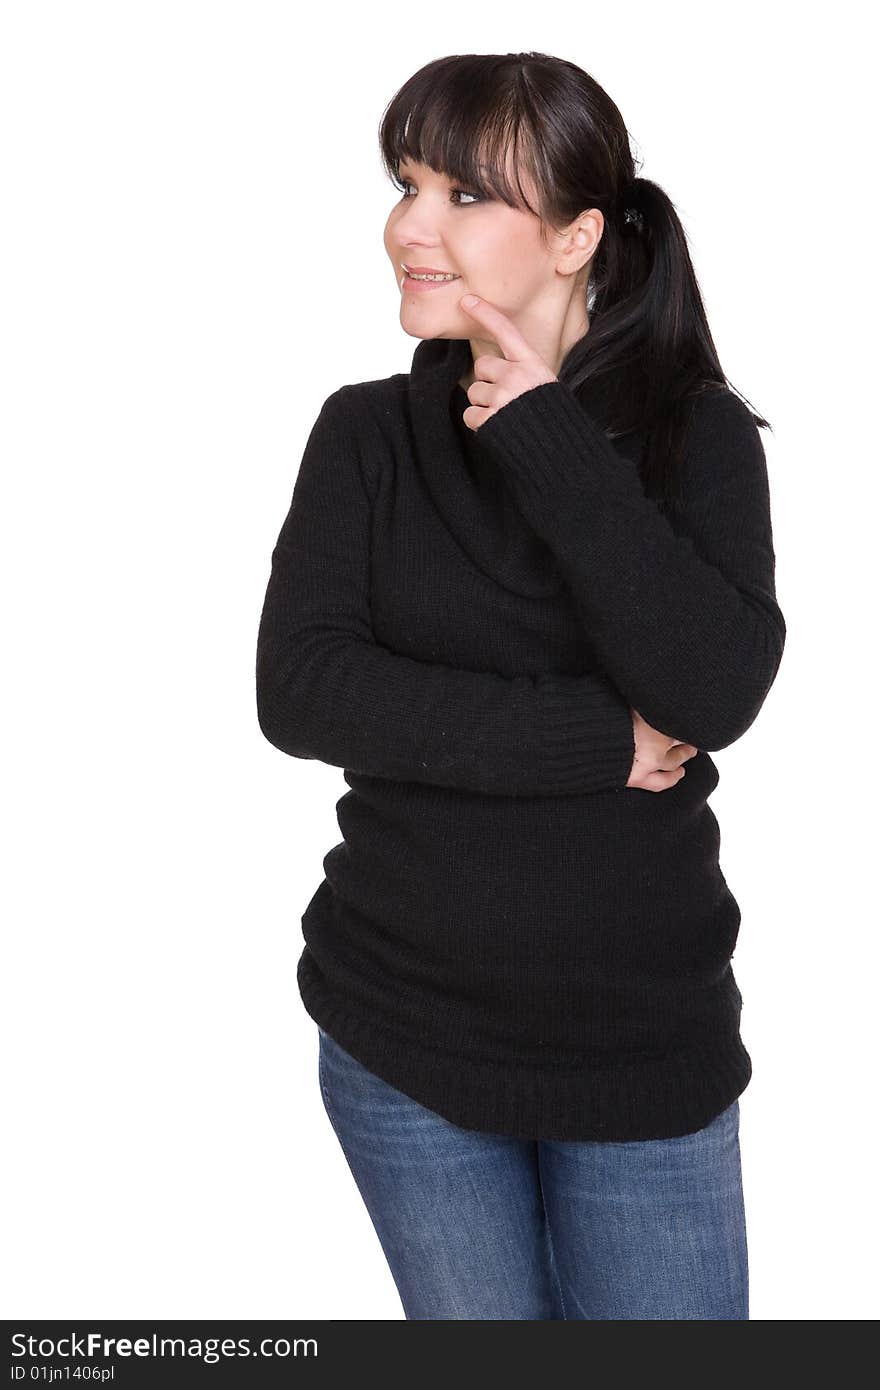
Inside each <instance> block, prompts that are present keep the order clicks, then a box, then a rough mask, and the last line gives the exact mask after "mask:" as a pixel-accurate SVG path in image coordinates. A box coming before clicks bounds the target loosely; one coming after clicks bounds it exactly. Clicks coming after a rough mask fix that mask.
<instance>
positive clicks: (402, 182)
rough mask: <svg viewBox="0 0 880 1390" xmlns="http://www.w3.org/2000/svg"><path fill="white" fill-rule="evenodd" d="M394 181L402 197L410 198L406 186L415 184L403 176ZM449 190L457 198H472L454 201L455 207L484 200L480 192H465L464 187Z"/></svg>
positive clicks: (410, 186) (468, 205)
mask: <svg viewBox="0 0 880 1390" xmlns="http://www.w3.org/2000/svg"><path fill="white" fill-rule="evenodd" d="M395 182H396V184H397V187H398V188H401V189H402V190H403V197H404V198H410V197H412V194H410V193H407V191H406V190H407V189H408V188H415V184H414V183H411V182H410V180H409V179H403V178H397V179H396V180H395ZM449 191H450V196H452V197H455V196H457V197H459V198H473V200H474V201H473V203H461V202H459V203H456V204H455V206H456V207H460V208H467V207H473V206H474V205H475V204H476V203H482V202H485V199H484V198H483V196H482V194H480V193H468V192H467V191H466V190H465V189H463V188H451V189H450V190H449Z"/></svg>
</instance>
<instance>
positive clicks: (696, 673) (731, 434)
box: [479, 381, 786, 751]
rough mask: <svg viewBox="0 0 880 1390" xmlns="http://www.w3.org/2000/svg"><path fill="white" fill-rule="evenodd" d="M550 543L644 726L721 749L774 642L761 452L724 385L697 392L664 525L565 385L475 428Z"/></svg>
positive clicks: (738, 726) (765, 676)
mask: <svg viewBox="0 0 880 1390" xmlns="http://www.w3.org/2000/svg"><path fill="white" fill-rule="evenodd" d="M479 438H480V440H481V441H482V442H484V443H485V444H486V445H487V446H488V447H489V448H490V449H491V450H492V451H493V452H494V453H495V455H496V457H497V458H498V460H499V462H500V464H501V466H502V468H503V470H504V473H505V477H506V479H507V480H508V482H509V483H510V486H511V488H512V491H513V493H514V495H515V497H516V499H517V502H518V505H519V506H520V508H521V510H522V512H523V514H524V515H525V516H526V518H527V519H528V520H529V521H530V523H531V524H532V526H533V527H534V529H535V530H536V531H537V532H538V534H539V535H541V536H542V537H543V539H544V540H545V541H546V543H547V544H548V545H549V546H550V547H551V549H552V550H553V551H554V553H555V555H556V557H557V558H558V560H559V562H560V566H561V568H562V569H563V571H564V573H565V576H566V579H567V581H568V584H569V587H570V590H571V593H572V596H573V598H574V601H575V602H576V604H577V605H578V609H579V612H580V614H581V616H582V619H583V623H584V627H585V630H586V631H587V632H588V634H589V637H590V640H591V643H592V645H593V646H594V648H595V650H596V652H597V653H598V655H599V658H600V661H601V662H602V666H603V669H604V670H605V671H606V672H607V673H608V675H609V676H610V677H611V679H612V680H613V682H614V684H615V686H616V687H617V688H618V689H619V690H620V692H621V693H622V694H623V695H624V696H625V698H626V699H627V701H628V702H629V704H630V705H631V706H632V707H633V708H634V709H637V710H638V712H639V713H640V714H641V715H642V717H643V718H644V719H646V720H647V722H648V723H649V724H651V725H652V726H653V727H654V728H656V729H660V730H662V731H663V732H664V733H668V734H669V735H670V736H671V737H673V738H676V739H678V740H680V741H682V742H686V743H693V744H695V745H696V746H697V747H698V748H703V749H706V750H710V751H711V750H716V749H720V748H725V747H727V746H728V744H731V743H733V742H734V741H735V740H736V739H738V738H740V737H741V735H742V734H743V733H745V731H746V729H748V728H749V726H750V725H751V723H752V722H753V720H754V719H755V717H756V715H757V714H758V711H759V710H760V708H761V705H762V704H763V702H764V700H765V698H766V696H767V693H768V691H769V689H770V687H771V685H772V684H773V681H774V679H775V676H776V672H777V670H778V667H779V663H780V661H781V658H782V651H783V647H784V644H785V635H786V628H785V621H784V618H783V615H782V612H781V610H780V608H779V606H778V604H777V602H776V591H775V578H774V568H775V556H774V551H773V537H772V528H771V520H770V499H769V486H768V477H767V466H766V459H765V455H764V448H763V444H762V441H761V437H760V434H759V432H758V427H757V425H756V423H755V421H754V418H753V416H752V414H751V412H750V411H749V410H748V407H746V406H745V405H744V404H743V403H742V402H741V401H740V400H739V398H738V397H736V396H735V395H734V394H733V392H732V391H728V390H721V391H713V392H711V393H707V394H706V395H705V396H703V397H700V398H698V399H697V402H696V403H695V406H694V413H693V417H692V419H691V428H690V431H689V436H688V445H687V449H686V456H685V471H684V478H683V482H684V500H683V504H682V508H681V511H680V516H677V518H676V525H675V528H674V527H673V525H672V524H671V522H670V520H668V519H667V518H666V517H665V516H663V514H662V513H661V512H660V511H659V509H658V507H657V505H656V503H655V502H653V501H652V500H651V499H649V498H648V497H646V496H645V493H644V490H643V488H642V485H641V481H640V479H639V477H638V472H637V469H636V468H635V465H633V464H631V463H629V462H628V461H627V460H625V459H623V458H622V457H621V456H620V455H619V454H618V453H617V451H616V450H615V449H614V448H613V447H612V445H611V443H610V442H609V440H608V438H607V437H606V435H605V434H604V432H603V431H602V430H601V429H600V428H599V426H598V425H597V424H596V423H595V422H594V421H593V420H592V419H591V417H590V416H589V415H588V414H587V412H586V411H585V410H584V408H583V406H582V405H581V403H580V402H579V401H578V399H577V397H576V396H575V394H574V392H573V391H572V390H571V389H570V388H569V387H568V386H567V385H565V384H564V383H562V382H560V381H552V382H544V383H542V384H541V385H539V386H536V387H533V388H532V389H530V390H529V391H526V392H524V393H523V394H522V395H520V396H517V397H515V398H514V399H513V400H512V401H509V402H508V403H507V404H506V405H504V406H503V407H502V408H501V409H500V410H497V411H496V412H495V414H494V415H491V416H490V417H489V418H488V419H487V420H486V422H485V423H484V424H483V425H482V426H481V427H480V429H479Z"/></svg>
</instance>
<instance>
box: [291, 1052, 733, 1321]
mask: <svg viewBox="0 0 880 1390" xmlns="http://www.w3.org/2000/svg"><path fill="white" fill-rule="evenodd" d="M318 1035H319V1042H318V1076H319V1084H320V1088H321V1096H322V1099H323V1103H324V1108H325V1109H326V1111H327V1115H328V1118H329V1120H330V1123H331V1125H332V1126H333V1130H334V1132H335V1134H336V1138H337V1139H338V1141H339V1144H340V1146H341V1148H342V1152H343V1154H344V1156H345V1159H346V1161H347V1163H348V1166H349V1168H350V1169H351V1172H352V1176H353V1177H354V1180H355V1183H356V1184H357V1187H358V1190H359V1192H360V1195H361V1197H362V1199H363V1201H364V1204H365V1205H366V1208H367V1210H368V1212H369V1215H370V1219H371V1220H372V1222H373V1225H374V1227H375V1229H376V1234H377V1235H378V1237H379V1241H380V1244H381V1246H382V1249H383V1251H384V1254H385V1258H386V1260H387V1262H388V1265H389V1267H390V1269H391V1273H392V1276H393V1278H394V1282H395V1284H396V1286H397V1290H398V1293H399V1294H400V1298H401V1302H402V1304H403V1310H404V1315H405V1317H406V1318H407V1319H441V1318H452V1319H462V1318H499V1319H514V1318H517V1319H518V1318H524V1319H529V1320H538V1319H545V1318H546V1319H579V1318H609V1319H624V1318H637V1319H673V1318H687V1319H701V1318H711V1319H725V1320H726V1319H747V1318H748V1316H749V1312H748V1256H747V1247H746V1225H745V1210H744V1205H743V1190H742V1174H741V1168H740V1149H739V1101H738V1100H736V1101H734V1102H733V1104H732V1105H731V1106H729V1107H728V1109H726V1110H725V1111H724V1112H723V1113H722V1114H721V1115H719V1116H718V1117H717V1118H716V1119H714V1120H713V1121H712V1122H711V1123H710V1124H708V1125H706V1127H705V1128H703V1129H701V1130H698V1131H697V1132H696V1133H693V1134H685V1135H683V1136H681V1137H680V1138H675V1139H648V1140H643V1141H638V1142H628V1143H622V1142H621V1143H614V1142H609V1141H602V1142H592V1141H588V1142H572V1141H565V1142H563V1141H559V1142H557V1141H552V1140H543V1139H542V1140H526V1139H515V1138H510V1137H507V1136H505V1135H499V1134H491V1133H483V1132H482V1131H477V1130H468V1129H460V1128H459V1127H458V1126H456V1125H454V1124H451V1123H450V1122H449V1121H448V1120H445V1119H444V1118H443V1117H442V1116H440V1115H438V1114H436V1113H435V1112H434V1111H433V1110H428V1109H426V1108H425V1106H423V1105H420V1104H419V1103H418V1102H417V1101H415V1100H411V1099H410V1097H409V1096H406V1095H404V1094H403V1093H402V1092H401V1091H398V1090H396V1089H395V1088H394V1087H393V1086H390V1085H388V1084H387V1082H385V1081H383V1080H381V1079H380V1078H379V1077H377V1076H375V1075H374V1074H373V1073H372V1072H370V1071H368V1070H367V1068H366V1067H364V1066H362V1065H361V1063H360V1062H358V1061H356V1060H355V1058H354V1057H352V1056H351V1055H350V1054H349V1053H348V1052H346V1051H344V1049H343V1048H342V1047H340V1046H339V1044H338V1043H336V1042H335V1041H334V1040H333V1039H332V1038H331V1037H330V1036H329V1035H328V1034H327V1033H326V1032H325V1031H324V1030H323V1029H322V1028H320V1027H319V1029H318Z"/></svg>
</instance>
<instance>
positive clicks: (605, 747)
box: [537, 676, 635, 794]
mask: <svg viewBox="0 0 880 1390" xmlns="http://www.w3.org/2000/svg"><path fill="white" fill-rule="evenodd" d="M537 684H538V689H539V692H540V695H541V699H540V701H539V708H540V714H539V717H540V718H541V721H542V724H541V729H540V730H539V737H540V738H541V739H542V741H543V750H544V751H543V765H544V767H545V769H546V772H547V780H548V783H549V784H550V785H551V786H552V787H553V788H554V790H556V791H557V792H559V793H569V794H571V793H575V792H595V791H609V790H619V789H621V788H623V787H625V786H626V784H627V782H628V781H629V777H630V773H631V772H632V766H633V759H634V758H635V732H634V729H633V720H632V712H631V710H630V708H629V706H628V705H627V703H626V701H625V700H624V698H623V696H622V695H621V694H620V693H619V691H618V690H617V689H616V688H615V687H614V686H613V685H612V684H611V682H610V681H608V680H606V679H604V678H602V677H600V676H584V677H578V676H545V677H541V678H539V680H538V683H537Z"/></svg>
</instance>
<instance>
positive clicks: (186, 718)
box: [0, 0, 878, 1320]
mask: <svg viewBox="0 0 880 1390" xmlns="http://www.w3.org/2000/svg"><path fill="white" fill-rule="evenodd" d="M555 8H556V12H557V13H556V17H554V18H551V17H549V15H548V17H546V18H544V17H542V16H541V14H540V8H539V9H538V10H536V7H535V6H534V5H532V4H528V5H523V4H512V3H505V4H496V3H483V4H481V5H480V6H479V7H468V9H467V12H466V25H464V24H463V17H462V15H461V13H460V12H459V11H450V10H449V9H448V7H447V8H445V9H439V10H438V9H436V8H435V9H434V10H433V11H432V10H424V9H423V10H422V11H421V12H419V13H415V12H406V11H404V10H401V9H400V7H399V6H391V5H383V4H374V5H373V6H371V7H369V8H365V9H364V10H362V11H360V12H357V13H352V14H343V12H341V11H340V10H339V9H338V7H335V6H333V7H331V6H326V7H319V9H318V12H317V14H316V16H315V17H314V19H313V20H312V21H310V27H309V29H308V31H307V30H306V29H305V28H304V27H303V17H304V12H303V11H302V10H301V9H299V10H298V9H297V7H295V6H294V4H292V3H274V4H272V3H257V2H256V0H248V3H246V4H245V3H216V0H215V3H211V4H197V3H186V2H185V0H174V3H160V2H158V0H151V3H149V4H147V3H142V4H141V3H138V4H135V3H113V4H110V3H107V4H96V3H78V4H76V5H69V4H47V3H45V4H41V3H29V4H6V5H5V6H4V7H3V10H2V20H0V24H2V32H0V129H2V168H0V174H2V194H3V200H4V213H3V216H2V219H0V237H2V257H0V274H2V314H0V333H2V364H0V366H2V382H3V409H2V432H3V449H2V452H3V462H4V485H3V486H4V506H3V509H2V528H3V543H2V547H0V551H2V564H3V594H4V600H5V602H4V627H5V641H4V649H5V651H6V656H7V663H8V664H7V668H6V677H5V679H4V682H3V693H4V697H5V701H6V717H5V720H4V725H5V731H6V734H7V738H6V750H5V756H4V776H3V784H4V793H5V796H4V802H5V805H4V821H5V825H4V833H3V846H4V850H5V869H4V872H3V887H4V899H5V903H4V912H3V916H4V920H5V928H4V947H5V967H4V972H3V976H4V998H3V1019H4V1031H5V1038H4V1061H5V1063H6V1068H5V1071H6V1080H5V1096H4V1100H5V1104H4V1111H5V1113H6V1115H7V1119H8V1129H7V1139H6V1142H5V1144H4V1147H3V1163H4V1167H5V1177H4V1182H3V1186H4V1196H5V1199H6V1211H5V1213H4V1216H3V1225H4V1233H5V1234H4V1244H5V1253H6V1259H5V1261H4V1272H3V1279H4V1287H3V1309H2V1313H3V1316H5V1317H8V1318H11V1317H24V1316H27V1317H31V1318H36V1317H40V1318H73V1317H84V1316H86V1315H88V1316H90V1317H95V1316H100V1317H102V1318H157V1319H159V1318H187V1317H192V1318H217V1319H222V1318H247V1319H250V1318H300V1317H302V1318H307V1317H316V1318H338V1319H346V1318H356V1319H399V1318H402V1316H403V1314H402V1309H401V1305H400V1301H399V1298H398V1295H397V1292H396V1289H395V1287H394V1284H393V1280H392V1277H391V1274H390V1271H389V1270H388V1267H387V1265H386V1263H385V1261H384V1257H383V1255H382V1252H381V1248H380V1246H379V1244H378V1240H377V1238H376V1236H375V1234H374V1232H373V1228H372V1225H371V1224H370V1221H369V1217H368V1215H367V1213H366V1210H365V1208H364V1207H363V1205H362V1202H361V1199H360V1197H359V1194H358V1193H357V1190H356V1188H355V1186H354V1183H353V1181H352V1179H351V1177H350V1174H349V1171H348V1168H347V1165H346V1162H345V1159H344V1157H343V1155H342V1153H341V1151H340V1149H339V1147H338V1144H337V1141H336V1139H335V1136H334V1134H333V1131H332V1129H331V1127H330V1124H329V1122H328V1120H327V1117H326V1114H325V1111H324V1109H323V1106H322V1103H321V1100H320V1096H319V1091H318V1083H317V1031H316V1029H315V1026H314V1024H313V1022H312V1021H311V1019H310V1018H309V1017H308V1015H307V1014H306V1012H305V1010H304V1008H303V1007H302V1004H301V1002H300V999H299V995H298V992H297V988H296V980H295V972H296V963H297V960H298V957H299V954H300V951H301V949H302V938H301V933H300V916H301V913H302V911H303V910H304V908H305V905H306V903H307V902H308V901H309V899H310V897H311V895H312V893H313V892H314V890H315V888H316V887H317V885H318V883H319V882H320V880H321V878H322V877H323V870H322V867H321V861H322V857H323V855H324V854H325V853H326V851H327V850H328V849H329V848H330V847H331V846H332V845H333V844H335V843H336V842H337V841H338V840H339V838H340V835H339V831H338V826H337V823H336V813H335V803H336V801H337V799H338V798H339V797H340V796H342V795H343V794H344V792H345V791H346V790H347V788H346V787H345V784H344V782H343V779H342V773H341V771H340V770H339V769H335V768H330V767H327V766H324V765H323V764H318V763H314V762H312V763H309V762H303V761H297V760H293V759H290V758H288V757H286V756H285V755H283V754H281V753H280V752H279V751H278V750H276V749H275V748H273V747H272V746H271V745H270V744H269V743H268V742H267V741H266V740H265V739H264V738H263V736H262V734H261V733H260V730H259V728H258V724H257V718H256V707H255V695H254V659H255V650H256V635H257V624H258V620H259V614H260V609H261V604H262V600H263V594H264V591H265V586H266V582H267V579H268V573H269V559H270V554H271V550H272V546H273V544H274V541H275V538H276V535H277V532H278V530H279V528H280V525H281V522H282V520H283V518H284V515H285V513H286V510H287V506H288V503H289V499H290V493H291V490H292V487H293V482H294V479H295V476H296V472H297V469H298V466H299V461H300V458H301V452H302V448H303V446H304V444H305V440H306V437H307V435H308V431H309V429H310V427H311V425H312V423H313V421H314V419H315V417H316V415H317V413H318V410H319V409H320V406H321V404H322V402H323V401H324V399H325V398H326V396H327V395H329V394H330V392H331V391H333V390H335V389H336V388H337V387H338V386H340V385H342V384H344V383H346V382H353V381H362V380H367V379H372V378H376V377H379V376H385V375H389V374H390V373H392V372H395V371H408V370H409V365H410V361H411V357H412V351H413V349H414V347H415V341H414V340H413V339H411V338H409V337H407V336H406V335H405V334H404V333H403V330H402V329H401V327H400V324H399V321H398V309H399V305H398V290H397V286H396V282H395V278H394V272H393V270H392V267H391V265H390V263H389V261H388V259H387V257H386V255H385V251H384V248H383V245H382V230H383V225H384V222H385V218H386V217H387V215H388V212H389V210H390V208H391V206H392V203H393V201H394V200H395V199H396V197H397V196H398V195H397V194H396V192H395V190H394V189H393V188H392V186H391V185H390V184H389V183H388V182H387V181H386V180H385V178H384V176H383V174H382V171H381V168H380V163H379V154H378V140H377V133H376V132H377V129H378V125H379V121H380V118H381V114H382V111H383V109H384V107H385V105H386V103H387V102H388V101H389V100H390V98H391V96H392V95H393V93H394V92H395V91H396V90H397V88H398V87H399V86H400V85H401V84H402V83H403V82H404V81H405V80H406V79H407V78H408V77H409V76H410V75H411V74H412V73H413V72H415V71H416V70H417V69H418V68H419V67H421V66H422V65H423V64H424V63H426V62H428V61H430V60H431V59H433V58H436V57H440V56H441V55H443V54H445V53H453V52H466V51H471V52H499V51H500V52H508V51H518V50H528V49H536V50H541V51H544V52H549V53H555V54H557V55H558V56H561V57H566V58H569V59H571V60H572V61H574V62H577V63H578V64H580V65H581V66H582V67H584V68H586V69H587V70H588V71H589V72H590V73H591V74H592V75H593V76H594V77H596V79H597V80H598V81H599V82H600V83H601V84H602V85H603V86H604V87H605V88H606V90H607V91H608V92H609V93H610V94H611V95H612V97H613V98H614V100H615V101H616V102H617V104H618V106H619V107H620V109H621V111H622V112H623V115H624V120H625V121H626V124H627V127H628V129H629V131H630V133H631V137H632V142H633V149H634V153H635V154H636V156H637V159H638V160H639V161H640V162H641V170H640V172H641V173H642V174H643V175H644V176H645V177H647V178H652V179H654V180H656V181H658V182H659V183H661V184H662V185H663V186H664V187H665V188H666V190H667V191H668V193H669V194H670V196H671V197H672V199H673V201H674V202H675V203H676V206H677V207H678V209H679V212H680V215H681V217H682V220H683V222H684V225H685V229H686V231H687V234H688V238H689V242H690V246H691V252H692V256H693V260H694V263H695V266H696V270H697V274H698V277H699V279H700V283H701V287H702V290H703V293H704V298H705V302H706V307H707V311H708V315H709V320H710V323H711V326H712V331H713V334H714V337H715V341H716V344H717V346H718V351H719V354H720V357H721V360H722V364H723V366H724V369H725V371H726V373H727V376H728V378H729V380H730V381H731V382H732V383H733V384H734V385H735V386H736V387H737V388H738V389H739V390H740V391H741V392H742V393H743V394H744V395H746V396H747V397H748V398H749V400H750V401H751V402H752V403H753V405H754V406H755V407H756V408H757V409H758V410H759V411H761V412H763V413H764V414H765V415H766V416H767V417H768V418H769V420H770V422H771V424H772V425H773V426H774V427H775V429H774V433H773V434H771V433H769V432H768V431H762V439H763V441H764V445H765V449H766V452H767V457H768V464H769V468H770V477H771V489H772V505H773V521H774V537H775V544H776V550H777V586H778V596H779V600H780V604H781V606H782V609H783V612H784V614H785V617H786V620H787V624H788V641H787V647H786V652H785V657H784V660H783V664H782V668H781V671H780V674H779V676H778V679H777V682H776V685H775V686H774V688H773V690H772V691H771V693H770V695H769V697H768V700H767V702H766V705H765V707H764V709H763V710H762V712H761V715H760V717H759V719H758V721H757V722H756V724H755V725H754V726H753V728H752V729H751V730H750V731H749V732H748V735H747V736H746V737H745V738H743V740H742V741H741V742H739V743H737V744H736V745H734V746H733V747H732V748H730V749H728V750H726V751H725V752H723V753H720V754H717V755H716V758H717V762H718V766H719V769H720V772H721V783H720V786H719V788H718V790H717V792H716V793H715V794H714V795H713V798H712V806H713V809H714V811H715V813H716V815H717V816H718V818H719V821H720V824H721V831H722V851H721V853H722V864H723V867H724V871H725V874H726V877H727V878H728V881H729V883H730V885H731V887H732V889H733V891H734V894H735V896H736V898H737V900H738V902H739V903H740V906H741V909H742V914H743V915H742V925H741V929H740V937H739V942H738V944H737V950H736V961H735V966H736V973H737V978H738V981H739V984H740V987H741V989H742V993H743V996H744V1000H745V1006H744V1010H743V1016H742V1031H743V1038H744V1041H745V1042H746V1045H747V1047H748V1049H749V1051H750V1053H751V1055H752V1058H753V1064H754V1075H753V1079H752V1081H751V1083H750V1084H749V1086H748V1088H747V1090H746V1092H745V1093H744V1095H743V1097H742V1101H741V1144H742V1153H743V1169H744V1182H745V1189H746V1203H747V1214H748V1235H749V1252H750V1262H751V1298H752V1310H751V1312H752V1318H753V1319H756V1320H757V1319H865V1318H872V1317H876V1316H877V1312H878V1308H877V1297H876V1287H875V1284H874V1272H875V1269H876V1260H875V1249H876V1242H877V1221H876V1217H877V1211H876V1201H875V1190H876V1182H877V1168H876V1157H877V1149H876V1128H875V1125H876V1110H877V1080H876V1077H877V1060H878V1059H877V1048H876V1033H877V1013H878V995H877V949H876V940H877V914H876V896H875V883H876V850H875V840H876V834H877V823H876V814H875V813H876V789H875V777H876V768H875V757H876V738H875V729H876V718H875V712H874V708H873V695H874V691H875V686H874V683H873V682H872V680H871V679H870V672H871V669H872V664H873V657H874V652H873V646H874V639H873V638H872V637H871V633H872V631H873V632H876V626H875V624H876V615H875V611H874V610H875V603H874V602H873V601H872V600H873V599H874V598H875V596H876V590H875V588H874V584H873V581H874V573H875V563H876V552H877V542H876V503H877V490H876V470H877V444H876V440H877V428H876V425H875V422H874V419H873V414H872V412H873V409H874V408H875V407H876V389H875V388H876V381H875V376H876V366H877V357H876V352H875V351H874V344H875V336H876V324H877V298H876V292H875V283H876V258H877V253H876V245H875V243H876V236H877V219H876V212H877V205H876V200H875V198H874V195H873V191H872V190H873V185H874V176H873V171H872V163H871V161H872V158H873V155H874V151H875V149H876V138H877V130H876V122H875V121H874V119H873V117H874V105H873V102H872V100H871V97H872V95H873V93H874V91H875V74H874V71H873V68H869V66H868V62H869V46H868V44H867V42H866V35H865V33H864V32H860V30H859V19H860V17H861V16H862V15H863V14H864V13H865V12H864V11H863V10H861V9H860V8H859V7H857V6H856V5H854V4H850V5H847V4H838V5H836V6H834V7H833V9H832V10H831V11H829V10H828V9H827V8H826V7H819V6H810V5H807V6H793V5H782V4H779V5H767V4H760V5H757V4H744V3H741V4H738V5H736V6H734V7H730V6H725V7H715V8H714V9H713V8H712V7H708V8H707V7H706V6H705V5H697V4H685V3H668V4H666V5H663V6H656V5H654V4H647V3H645V4H641V5H634V4H629V5H626V6H611V5H603V6H601V7H598V6H597V7H590V6H586V5H578V6H575V7H571V6H569V7H563V8H562V9H560V8H559V7H555ZM432 34H436V35H437V37H436V38H432V37H431V35H432ZM340 263H345V264H346V265H347V266H348V267H354V269H353V270H349V271H348V272H346V273H340V272H338V271H335V269H334V267H336V266H338V265H339V264H340Z"/></svg>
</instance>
